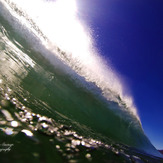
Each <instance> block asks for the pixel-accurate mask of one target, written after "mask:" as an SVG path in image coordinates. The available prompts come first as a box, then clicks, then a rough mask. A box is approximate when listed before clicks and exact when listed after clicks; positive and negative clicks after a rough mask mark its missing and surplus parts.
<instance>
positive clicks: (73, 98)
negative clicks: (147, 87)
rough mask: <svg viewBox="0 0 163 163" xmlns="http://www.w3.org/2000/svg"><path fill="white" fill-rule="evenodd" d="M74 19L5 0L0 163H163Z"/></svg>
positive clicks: (0, 1) (0, 7) (0, 3)
mask: <svg viewBox="0 0 163 163" xmlns="http://www.w3.org/2000/svg"><path fill="white" fill-rule="evenodd" d="M70 4H71V5H70ZM65 5H66V7H67V8H65ZM72 6H73V7H74V8H72ZM75 13H76V8H75V3H74V0H70V1H69V4H68V3H67V2H66V1H65V0H58V1H45V0H36V1H31V0H29V1H27V2H25V1H21V0H0V162H2V163H8V162H16V163H19V162H20V163H22V162H23V163H24V162H43V163H44V162H48V163H51V162H70V163H76V162H118V163H119V162H135V163H143V162H151V163H154V162H156V163H159V162H160V163H161V162H163V159H162V155H161V154H160V153H159V152H158V151H157V150H156V149H155V147H154V146H153V145H152V144H151V142H150V141H149V139H148V138H147V136H146V135H145V134H144V131H143V129H142V125H141V120H140V119H139V116H138V114H137V111H136V107H135V106H134V103H133V100H132V97H131V96H130V95H127V94H125V89H124V86H123V84H122V82H121V80H120V79H119V77H118V75H117V74H116V72H115V71H114V70H113V68H111V67H110V66H109V65H108V64H107V63H105V62H104V60H103V59H102V57H100V55H99V54H98V53H97V51H98V50H97V49H96V48H94V44H93V38H92V36H91V31H90V29H89V28H88V27H87V26H86V25H83V24H82V23H81V21H80V20H79V19H78V18H77V16H76V15H75ZM72 24H73V25H72Z"/></svg>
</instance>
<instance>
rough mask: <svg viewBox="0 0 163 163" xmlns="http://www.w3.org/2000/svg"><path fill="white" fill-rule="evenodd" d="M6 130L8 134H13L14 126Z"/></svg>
mask: <svg viewBox="0 0 163 163" xmlns="http://www.w3.org/2000/svg"><path fill="white" fill-rule="evenodd" d="M4 132H5V133H6V134H7V135H12V134H13V128H6V129H5V130H4Z"/></svg>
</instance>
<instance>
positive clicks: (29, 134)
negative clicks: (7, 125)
mask: <svg viewBox="0 0 163 163" xmlns="http://www.w3.org/2000/svg"><path fill="white" fill-rule="evenodd" d="M22 132H24V133H25V134H26V135H27V136H30V137H31V136H33V133H32V132H31V131H29V130H26V129H23V130H22Z"/></svg>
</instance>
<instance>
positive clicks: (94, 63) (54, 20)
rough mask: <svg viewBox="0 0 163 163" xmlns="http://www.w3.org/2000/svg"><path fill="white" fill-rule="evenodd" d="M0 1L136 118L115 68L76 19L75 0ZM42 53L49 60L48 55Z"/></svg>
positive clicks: (41, 39)
mask: <svg viewBox="0 0 163 163" xmlns="http://www.w3.org/2000/svg"><path fill="white" fill-rule="evenodd" d="M0 1H1V2H3V3H4V4H5V5H6V7H7V8H8V10H9V11H10V13H11V15H13V16H14V17H16V19H17V20H18V21H19V23H21V24H22V25H23V26H25V28H27V29H28V30H29V31H30V32H32V33H33V35H34V36H35V37H36V38H37V39H39V40H40V42H41V44H43V45H44V46H45V47H46V48H47V49H48V50H50V51H51V52H53V53H52V54H53V55H54V56H55V57H56V56H57V58H59V59H60V60H62V62H64V63H65V64H66V65H68V66H69V67H71V68H72V69H73V70H74V71H75V72H77V73H78V74H79V75H80V76H82V77H84V78H85V80H86V81H88V82H93V83H95V84H96V86H97V87H99V88H100V89H101V91H102V94H103V96H104V97H105V98H106V99H107V100H109V101H114V102H116V103H118V105H119V108H120V109H122V110H127V111H129V112H130V113H131V114H132V115H134V116H135V117H136V118H137V119H138V120H139V116H138V114H137V110H136V108H135V106H134V104H133V100H132V97H131V96H129V95H126V93H124V92H125V90H124V87H123V85H122V82H121V80H120V79H119V78H118V75H117V74H116V72H115V71H114V70H113V68H112V67H110V65H106V64H105V62H104V61H103V59H102V57H100V55H99V54H98V53H97V50H96V48H95V46H94V44H93V39H92V37H91V30H90V29H89V28H88V27H87V26H86V25H85V24H83V23H81V21H80V20H79V19H78V17H77V5H76V1H75V0H69V1H67V0H56V1H55V2H54V1H45V0H35V1H32V0H28V1H22V0H0ZM8 4H9V5H8ZM18 10H19V12H17V11H18ZM20 13H21V14H20ZM10 21H11V20H10ZM23 29H24V28H23ZM23 29H18V30H23ZM23 32H24V31H23ZM42 54H43V55H44V56H45V57H46V58H47V59H49V60H50V61H51V58H52V57H53V56H52V55H50V56H49V55H47V54H45V53H42ZM51 63H52V64H56V63H54V62H53V61H51Z"/></svg>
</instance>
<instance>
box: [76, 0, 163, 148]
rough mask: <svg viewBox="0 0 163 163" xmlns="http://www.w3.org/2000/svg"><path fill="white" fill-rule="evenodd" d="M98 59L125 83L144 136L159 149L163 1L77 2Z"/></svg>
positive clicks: (162, 127)
mask: <svg viewBox="0 0 163 163" xmlns="http://www.w3.org/2000/svg"><path fill="white" fill-rule="evenodd" d="M79 6H80V7H79V9H80V12H79V15H80V16H81V17H82V18H83V19H85V20H86V21H87V24H88V25H89V26H90V27H91V28H92V30H93V35H94V39H95V42H96V46H97V47H98V49H99V51H100V53H101V55H103V56H104V57H105V58H106V59H108V60H110V61H111V64H112V65H113V67H114V68H115V69H116V70H117V72H118V73H119V74H121V75H122V77H123V79H124V80H125V81H126V83H127V84H126V85H127V86H128V87H129V88H130V92H131V94H132V96H133V98H134V101H135V104H136V106H137V108H138V113H139V116H140V118H141V122H142V125H143V128H144V131H145V133H146V135H147V136H148V137H149V139H150V140H151V142H152V143H153V144H154V146H155V147H156V148H157V149H163V0H132V1H131V0H93V1H91V0H85V1H79Z"/></svg>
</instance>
